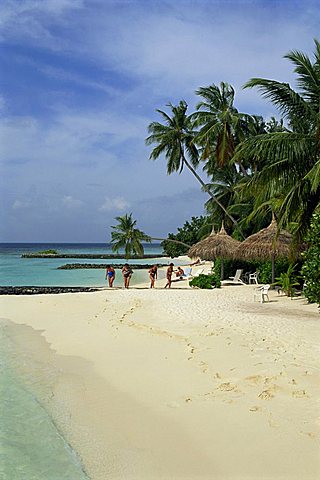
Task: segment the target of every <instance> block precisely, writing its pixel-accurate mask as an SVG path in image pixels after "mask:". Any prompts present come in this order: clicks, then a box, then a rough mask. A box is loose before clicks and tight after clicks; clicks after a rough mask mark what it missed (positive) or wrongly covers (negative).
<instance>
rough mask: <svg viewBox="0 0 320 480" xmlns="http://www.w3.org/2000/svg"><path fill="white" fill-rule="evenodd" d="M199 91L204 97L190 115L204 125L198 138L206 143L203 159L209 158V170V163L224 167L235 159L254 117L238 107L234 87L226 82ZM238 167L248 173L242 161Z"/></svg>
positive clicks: (244, 173)
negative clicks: (236, 150)
mask: <svg viewBox="0 0 320 480" xmlns="http://www.w3.org/2000/svg"><path fill="white" fill-rule="evenodd" d="M196 94H197V95H199V96H200V97H202V99H203V100H202V101H201V102H199V103H198V104H197V106H196V108H197V110H198V111H197V112H195V113H194V114H192V116H191V118H192V119H193V120H194V121H195V125H196V126H198V127H201V128H200V131H199V133H198V134H197V136H196V141H197V142H198V143H199V144H200V145H202V146H203V153H202V159H204V160H208V161H209V169H210V162H212V163H213V164H214V167H219V168H223V167H225V166H227V165H228V164H229V162H230V160H231V159H232V157H233V155H234V151H235V148H236V146H237V144H239V143H240V142H241V141H242V140H243V139H244V138H245V135H246V134H247V132H248V131H249V129H250V124H251V123H252V122H253V119H252V117H250V115H247V114H244V113H239V112H238V110H237V109H236V108H235V106H234V97H235V90H234V88H233V87H232V86H231V85H229V84H228V83H226V82H221V83H220V86H217V85H215V84H212V85H210V86H209V87H200V88H199V89H198V90H197V91H196ZM214 167H213V168H214ZM239 167H240V170H241V172H242V174H243V175H245V176H246V175H248V174H247V171H246V169H245V168H244V167H243V165H242V164H241V163H240V162H239ZM211 168H212V167H211Z"/></svg>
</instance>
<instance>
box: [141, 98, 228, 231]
mask: <svg viewBox="0 0 320 480" xmlns="http://www.w3.org/2000/svg"><path fill="white" fill-rule="evenodd" d="M168 107H170V109H171V113H172V116H170V115H168V114H167V113H166V112H164V111H162V110H157V112H158V113H160V115H161V116H162V117H163V119H164V123H163V124H162V123H160V122H152V123H150V125H149V127H148V132H149V133H150V135H149V136H148V137H147V138H146V144H147V145H151V144H157V146H156V147H155V148H154V149H153V150H152V152H151V154H150V159H151V160H156V159H157V158H159V157H160V155H162V154H164V156H165V158H166V159H167V173H168V175H170V174H171V173H173V172H179V173H181V172H182V170H183V168H184V167H187V168H188V169H189V170H190V172H191V173H192V174H193V175H194V176H195V178H196V179H197V180H198V182H199V183H200V184H201V186H202V188H203V190H204V191H205V192H206V193H207V194H208V195H209V196H210V197H211V198H212V200H213V201H214V202H215V203H216V204H217V205H219V207H220V208H221V209H222V210H223V211H224V212H225V214H226V215H227V216H228V217H229V218H230V219H231V221H232V222H233V224H235V225H237V221H236V220H235V219H234V218H233V217H232V215H230V214H229V213H228V211H227V210H226V208H225V207H224V205H223V204H222V203H221V202H220V201H219V200H218V199H217V197H216V196H215V195H214V194H213V193H212V192H211V191H210V188H209V186H208V185H207V184H206V183H205V182H204V181H203V180H202V178H201V177H200V176H199V175H198V173H197V172H196V170H195V169H196V167H197V166H198V164H199V154H198V150H197V147H196V145H195V142H194V138H195V132H194V131H193V123H192V121H191V118H190V117H189V116H188V115H187V108H188V105H187V104H186V102H185V101H183V100H182V101H180V103H179V105H177V106H174V105H172V104H171V103H169V104H168ZM187 157H188V158H187Z"/></svg>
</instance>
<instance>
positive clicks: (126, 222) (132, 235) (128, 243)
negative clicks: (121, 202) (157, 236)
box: [111, 213, 151, 259]
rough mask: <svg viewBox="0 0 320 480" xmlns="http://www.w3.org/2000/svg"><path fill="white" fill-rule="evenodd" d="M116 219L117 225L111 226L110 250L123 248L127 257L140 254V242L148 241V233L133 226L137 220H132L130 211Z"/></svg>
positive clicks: (149, 240) (149, 239)
mask: <svg viewBox="0 0 320 480" xmlns="http://www.w3.org/2000/svg"><path fill="white" fill-rule="evenodd" d="M116 220H117V221H118V225H115V226H112V227H111V228H113V232H111V243H112V244H113V245H112V250H113V251H114V252H118V251H119V249H120V248H124V251H125V256H126V258H127V259H128V258H129V257H131V256H133V255H140V256H142V255H143V253H144V249H143V245H142V243H141V242H149V243H150V242H151V238H150V237H149V235H146V234H145V233H144V232H142V231H141V230H139V229H138V228H135V226H136V223H137V221H136V220H133V218H132V213H130V214H129V215H128V214H125V215H123V216H122V217H121V216H120V217H116Z"/></svg>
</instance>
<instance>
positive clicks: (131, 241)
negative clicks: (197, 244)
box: [111, 213, 191, 259]
mask: <svg viewBox="0 0 320 480" xmlns="http://www.w3.org/2000/svg"><path fill="white" fill-rule="evenodd" d="M115 219H116V220H117V221H118V222H119V223H118V225H115V226H112V227H111V228H113V229H114V231H113V232H111V243H113V246H112V250H113V251H114V252H118V251H119V250H120V248H124V251H125V255H126V258H127V259H128V258H129V257H131V256H132V255H139V256H142V255H143V254H144V249H143V245H142V243H141V242H143V241H144V242H148V243H150V242H151V241H152V240H161V241H167V242H173V243H178V244H180V245H183V246H185V247H187V248H190V246H191V245H188V244H187V243H184V242H181V241H180V240H174V239H171V238H158V237H150V236H149V235H147V234H146V233H144V232H142V231H141V230H139V229H137V228H135V226H136V224H137V221H136V220H133V218H132V213H130V214H127V213H126V214H125V215H123V216H122V217H121V216H120V217H116V218H115Z"/></svg>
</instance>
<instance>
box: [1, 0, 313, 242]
mask: <svg viewBox="0 0 320 480" xmlns="http://www.w3.org/2000/svg"><path fill="white" fill-rule="evenodd" d="M0 18H1V20H0V22H1V46H0V59H1V74H0V82H1V83H0V84H1V93H0V115H1V126H0V151H1V184H0V188H1V192H0V193H1V200H2V204H3V208H2V216H1V225H2V228H1V237H0V239H1V241H22V242H23V241H30V242H32V241H42V242H45V241H48V242H50V241H58V242H59V241H60V242H67V241H70V242H72V241H76V242H91V241H92V242H94V241H97V242H104V241H109V239H110V225H113V224H115V221H114V217H115V216H117V215H123V214H124V213H126V212H132V213H133V216H134V217H135V218H136V219H137V220H138V226H139V227H140V228H142V229H143V230H144V231H146V232H147V233H148V234H151V235H155V236H161V235H167V233H168V232H174V231H175V228H176V227H177V226H180V225H182V224H183V223H184V221H185V220H187V219H189V218H190V217H191V216H192V215H200V214H202V213H203V204H204V202H205V200H206V195H205V194H204V193H202V192H201V191H200V188H199V187H198V184H197V183H196V180H194V178H193V177H192V176H191V175H190V174H189V173H188V172H187V171H186V172H183V173H182V174H181V175H178V174H175V175H171V176H167V175H166V163H165V160H164V159H158V160H157V161H156V162H151V161H149V160H148V157H149V154H150V147H146V146H145V144H144V139H145V138H146V136H147V127H148V124H149V123H150V122H151V121H153V120H157V119H158V117H157V114H156V112H155V109H156V108H161V109H164V108H165V105H166V104H167V103H168V102H172V103H177V102H179V100H181V99H185V100H186V101H187V103H188V104H189V106H190V113H191V111H192V110H193V108H194V105H195V104H196V102H197V98H196V96H195V95H194V91H195V90H196V89H197V88H199V87H200V86H207V85H210V84H211V83H219V82H220V81H227V82H229V83H231V84H232V85H233V86H234V87H235V88H236V91H237V95H236V106H237V107H238V108H239V110H241V111H245V112H248V113H256V114H261V115H263V116H265V117H270V116H271V115H273V114H275V113H276V112H275V110H274V109H273V107H272V105H270V104H268V103H267V102H266V101H265V100H263V99H261V97H259V95H258V93H257V92H255V91H248V90H245V91H242V90H241V86H242V85H243V84H244V83H245V82H246V81H247V80H248V79H249V78H251V77H253V76H261V77H266V78H274V79H277V80H281V81H286V82H290V83H292V82H294V76H293V73H292V68H291V65H290V63H289V61H288V60H285V59H283V55H284V54H286V53H287V52H288V51H290V50H293V49H298V50H302V51H304V52H306V53H308V54H310V55H311V54H312V51H313V38H319V25H320V7H319V3H318V2H316V1H308V0H304V1H295V0H293V1H286V0H283V1H279V0H278V1H274V0H269V1H267V0H265V1H255V0H251V1H249V0H248V1H241V0H240V1H228V0H225V1H222V0H216V1H215V0H212V1H206V0H193V1H191V0H189V1H187V0H175V1H173V0H167V1H165V0H162V1H160V0H149V1H142V0H141V1H139V0H130V1H129V0H128V1H122V0H115V1H109V0H3V1H2V2H1V7H0Z"/></svg>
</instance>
